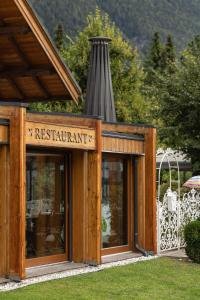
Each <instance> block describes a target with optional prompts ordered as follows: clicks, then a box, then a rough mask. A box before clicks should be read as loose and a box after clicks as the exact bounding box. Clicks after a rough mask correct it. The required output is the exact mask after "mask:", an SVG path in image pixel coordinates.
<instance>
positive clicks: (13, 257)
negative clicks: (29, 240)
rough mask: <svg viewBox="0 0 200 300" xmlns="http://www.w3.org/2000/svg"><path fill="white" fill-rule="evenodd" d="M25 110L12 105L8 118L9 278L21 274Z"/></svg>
mask: <svg viewBox="0 0 200 300" xmlns="http://www.w3.org/2000/svg"><path fill="white" fill-rule="evenodd" d="M25 119H26V109H25V108H22V107H16V108H15V109H14V114H13V116H12V117H11V118H10V210H9V230H10V237H9V249H10V251H9V252H10V255H9V256H10V258H9V266H10V274H9V275H10V277H11V278H12V277H13V278H16V279H18V278H20V279H22V278H24V277H25V242H26V240H25V227H26V224H25V223H26V214H25V212H26V200H25V199H26V195H25V190H26V146H25Z"/></svg>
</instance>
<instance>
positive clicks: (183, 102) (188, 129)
mask: <svg viewBox="0 0 200 300" xmlns="http://www.w3.org/2000/svg"><path fill="white" fill-rule="evenodd" d="M199 54H200V38H199V37H196V38H195V39H194V40H193V41H192V43H190V44H189V45H188V48H187V49H186V50H185V51H184V52H183V55H182V59H181V63H179V65H178V66H177V67H176V71H175V72H174V73H172V74H170V73H168V74H167V75H166V74H165V76H160V82H159V91H160V101H161V106H160V116H161V118H162V121H163V125H164V126H163V129H162V131H161V137H162V139H163V141H164V142H165V143H166V144H167V145H169V146H170V147H174V149H177V150H182V151H183V152H184V153H186V154H187V155H188V157H190V158H191V159H192V165H193V171H194V172H197V173H199V172H200V130H199V128H200V85H199V82H200V55H199Z"/></svg>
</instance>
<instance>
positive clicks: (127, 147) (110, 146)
mask: <svg viewBox="0 0 200 300" xmlns="http://www.w3.org/2000/svg"><path fill="white" fill-rule="evenodd" d="M103 151H104V152H116V153H126V154H141V153H144V142H143V141H137V140H128V139H121V138H116V137H103Z"/></svg>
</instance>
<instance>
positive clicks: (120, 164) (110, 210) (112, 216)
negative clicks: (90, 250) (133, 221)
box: [102, 155, 128, 248]
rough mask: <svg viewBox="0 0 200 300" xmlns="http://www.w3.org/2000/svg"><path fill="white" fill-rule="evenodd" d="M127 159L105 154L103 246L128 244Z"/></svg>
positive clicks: (103, 172)
mask: <svg viewBox="0 0 200 300" xmlns="http://www.w3.org/2000/svg"><path fill="white" fill-rule="evenodd" d="M127 209H128V207H127V160H126V159H123V158H119V157H116V156H114V155H113V156H109V155H107V156H106V155H105V156H104V158H103V165H102V248H110V247H117V246H122V245H127V244H128V222H127Z"/></svg>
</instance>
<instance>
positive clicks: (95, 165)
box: [86, 120, 102, 265]
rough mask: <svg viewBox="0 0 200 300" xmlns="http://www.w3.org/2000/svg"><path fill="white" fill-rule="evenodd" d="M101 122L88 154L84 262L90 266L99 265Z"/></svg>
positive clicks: (98, 122) (98, 124)
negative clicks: (86, 228) (92, 149)
mask: <svg viewBox="0 0 200 300" xmlns="http://www.w3.org/2000/svg"><path fill="white" fill-rule="evenodd" d="M101 124H102V122H101V120H98V121H97V126H96V140H97V147H96V151H89V152H88V194H87V196H88V197H87V218H88V221H87V222H88V235H87V244H88V245H87V247H86V248H87V253H86V262H88V263H90V264H92V265H98V264H100V263H101V186H102V182H101V181H102V175H101V168H102V166H101V164H102V129H101Z"/></svg>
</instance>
